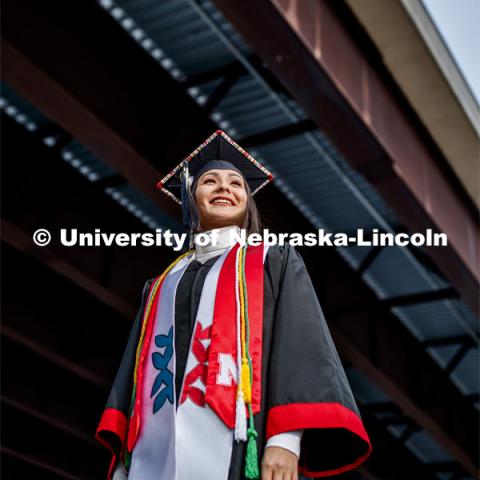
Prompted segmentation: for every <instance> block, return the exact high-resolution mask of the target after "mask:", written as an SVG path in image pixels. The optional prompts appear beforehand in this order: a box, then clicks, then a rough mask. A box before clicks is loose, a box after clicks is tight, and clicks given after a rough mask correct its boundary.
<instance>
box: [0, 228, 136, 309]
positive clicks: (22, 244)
mask: <svg viewBox="0 0 480 480" xmlns="http://www.w3.org/2000/svg"><path fill="white" fill-rule="evenodd" d="M1 226H2V229H1V238H2V240H4V241H5V242H6V243H7V244H9V245H10V246H12V247H13V248H15V249H16V250H19V251H20V252H23V253H26V254H27V255H31V256H33V257H35V258H36V259H37V260H40V261H41V262H42V263H44V264H45V265H47V266H48V267H49V268H51V269H52V270H53V271H55V272H57V273H59V274H60V275H63V276H64V277H66V278H68V280H69V281H71V282H73V283H74V284H76V285H78V286H79V287H80V288H82V289H83V290H85V291H87V292H88V293H90V294H91V295H92V296H93V297H95V298H97V299H98V300H100V301H101V302H103V303H105V304H106V305H108V306H109V307H111V308H112V309H113V310H115V311H117V312H118V313H120V314H121V315H123V316H126V317H130V318H131V317H133V316H134V315H135V308H133V307H132V305H131V304H130V303H128V302H127V301H125V299H124V298H123V297H122V296H120V295H118V294H116V293H115V292H113V291H112V290H111V289H109V288H106V287H105V286H104V285H102V284H101V283H100V282H99V281H97V280H95V279H93V278H92V277H91V276H89V275H87V274H86V273H85V272H83V271H81V270H80V269H79V268H77V267H75V266H74V265H72V264H71V263H69V262H66V261H64V260H62V258H61V257H60V256H59V254H58V252H55V251H54V250H52V249H51V248H50V247H42V248H39V247H35V245H34V244H33V241H32V237H31V236H30V235H29V234H27V233H26V232H25V231H23V230H22V229H21V228H19V227H17V226H16V225H14V224H13V223H11V222H9V221H7V220H4V219H2V220H1Z"/></svg>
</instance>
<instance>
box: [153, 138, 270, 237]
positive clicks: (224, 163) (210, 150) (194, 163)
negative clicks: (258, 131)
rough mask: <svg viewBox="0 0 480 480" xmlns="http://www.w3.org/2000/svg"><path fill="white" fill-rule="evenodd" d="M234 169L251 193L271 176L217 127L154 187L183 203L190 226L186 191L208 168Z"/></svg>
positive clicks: (255, 191)
mask: <svg viewBox="0 0 480 480" xmlns="http://www.w3.org/2000/svg"><path fill="white" fill-rule="evenodd" d="M213 169H221V170H236V171H237V172H239V173H240V174H241V175H242V176H243V178H244V179H245V181H246V182H247V183H248V186H249V187H250V190H251V192H252V195H254V194H255V193H257V192H258V191H259V190H260V189H262V188H263V187H264V186H265V185H267V184H268V183H269V182H270V181H272V180H273V175H272V174H271V173H270V172H269V171H268V170H267V169H266V168H265V167H264V166H263V165H261V164H260V163H259V162H257V160H255V159H254V158H253V157H252V156H251V155H250V154H249V153H248V152H247V151H246V150H244V149H243V148H242V147H241V146H240V145H238V144H237V143H236V142H235V141H234V140H232V139H231V138H230V137H229V136H228V135H227V134H226V133H225V132H224V131H222V130H217V131H215V132H214V133H213V134H212V135H210V137H208V138H207V139H206V140H205V141H204V142H203V143H202V144H201V145H199V146H198V147H197V148H196V149H195V150H194V151H193V152H192V153H191V154H190V155H189V156H188V157H186V158H185V159H184V160H182V162H181V163H179V164H178V165H177V166H176V167H175V168H174V169H173V170H172V171H171V172H170V173H169V174H168V175H166V176H165V177H164V178H162V179H161V180H160V181H159V182H158V183H157V188H159V189H160V190H162V192H165V193H166V194H167V195H168V196H169V197H171V198H172V199H173V200H174V201H176V202H177V203H179V204H180V205H182V210H183V223H184V225H185V227H187V228H189V227H190V226H191V222H192V219H191V216H190V212H189V202H188V193H187V192H188V190H189V189H190V187H191V185H192V184H193V183H194V182H195V180H197V179H198V178H200V176H201V175H202V174H203V173H205V172H207V171H208V170H213Z"/></svg>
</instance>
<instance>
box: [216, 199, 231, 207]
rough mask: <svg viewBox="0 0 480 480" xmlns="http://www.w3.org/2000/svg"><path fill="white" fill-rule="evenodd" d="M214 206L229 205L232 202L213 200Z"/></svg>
mask: <svg viewBox="0 0 480 480" xmlns="http://www.w3.org/2000/svg"><path fill="white" fill-rule="evenodd" d="M213 203H214V204H219V205H231V204H232V202H230V200H224V199H221V198H219V199H217V200H214V201H213Z"/></svg>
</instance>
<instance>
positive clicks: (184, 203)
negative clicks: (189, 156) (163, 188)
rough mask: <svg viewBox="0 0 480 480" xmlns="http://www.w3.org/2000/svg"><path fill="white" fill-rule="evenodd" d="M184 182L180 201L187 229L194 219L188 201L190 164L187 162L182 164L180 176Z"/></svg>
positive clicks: (184, 224)
mask: <svg viewBox="0 0 480 480" xmlns="http://www.w3.org/2000/svg"><path fill="white" fill-rule="evenodd" d="M180 178H181V181H182V184H181V189H180V200H181V202H182V212H183V226H184V227H185V228H187V229H189V228H190V227H191V224H192V218H191V214H190V202H189V199H188V188H189V186H190V185H189V183H188V182H189V181H190V173H189V170H188V162H187V161H186V160H185V161H184V162H183V164H182V173H181V174H180Z"/></svg>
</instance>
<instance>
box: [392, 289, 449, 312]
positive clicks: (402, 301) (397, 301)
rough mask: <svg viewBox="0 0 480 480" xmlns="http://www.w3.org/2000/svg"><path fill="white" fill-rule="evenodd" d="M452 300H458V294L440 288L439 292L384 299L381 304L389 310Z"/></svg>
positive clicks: (433, 291)
mask: <svg viewBox="0 0 480 480" xmlns="http://www.w3.org/2000/svg"><path fill="white" fill-rule="evenodd" d="M453 298H458V292H457V291H456V290H455V289H454V288H442V289H440V290H432V291H429V292H420V293H412V294H410V295H400V296H398V297H391V298H386V299H385V300H383V303H384V304H385V305H386V306H388V307H389V308H392V307H401V306H404V305H415V304H419V303H427V302H438V301H440V300H450V299H453Z"/></svg>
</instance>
